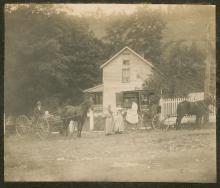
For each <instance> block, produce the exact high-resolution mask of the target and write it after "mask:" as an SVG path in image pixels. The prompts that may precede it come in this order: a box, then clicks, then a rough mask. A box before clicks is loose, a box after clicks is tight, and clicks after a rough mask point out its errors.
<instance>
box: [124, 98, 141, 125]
mask: <svg viewBox="0 0 220 188" xmlns="http://www.w3.org/2000/svg"><path fill="white" fill-rule="evenodd" d="M137 111H138V106H137V103H135V102H132V105H131V109H129V110H128V111H127V115H126V120H127V121H128V122H129V123H131V124H137V123H138V112H137Z"/></svg>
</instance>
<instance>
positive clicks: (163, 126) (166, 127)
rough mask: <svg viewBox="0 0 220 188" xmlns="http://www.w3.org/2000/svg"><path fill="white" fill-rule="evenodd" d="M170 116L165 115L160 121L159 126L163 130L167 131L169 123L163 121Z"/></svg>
mask: <svg viewBox="0 0 220 188" xmlns="http://www.w3.org/2000/svg"><path fill="white" fill-rule="evenodd" d="M170 117H171V116H166V117H165V118H164V119H163V120H162V121H161V128H162V129H163V130H164V131H167V130H168V129H169V128H170V125H169V124H165V121H166V120H167V119H169V118H170Z"/></svg>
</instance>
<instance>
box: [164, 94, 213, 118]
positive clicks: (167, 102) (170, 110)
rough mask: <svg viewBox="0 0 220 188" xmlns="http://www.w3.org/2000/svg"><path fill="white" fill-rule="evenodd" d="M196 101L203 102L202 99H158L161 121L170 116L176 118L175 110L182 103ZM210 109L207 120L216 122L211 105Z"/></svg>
mask: <svg viewBox="0 0 220 188" xmlns="http://www.w3.org/2000/svg"><path fill="white" fill-rule="evenodd" d="M184 100H187V101H191V102H193V101H198V100H203V98H202V97H200V98H198V97H197V98H167V99H163V98H161V99H160V106H161V119H163V118H165V117H167V116H168V115H171V116H176V109H177V105H178V104H179V103H180V102H182V101H184ZM209 109H210V111H211V112H210V114H209V120H210V121H216V108H215V106H213V105H210V106H209ZM188 117H192V116H188Z"/></svg>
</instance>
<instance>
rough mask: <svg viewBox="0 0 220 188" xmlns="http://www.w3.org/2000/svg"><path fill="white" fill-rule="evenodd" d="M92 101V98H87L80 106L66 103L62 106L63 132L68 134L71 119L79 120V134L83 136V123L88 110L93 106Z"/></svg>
mask: <svg viewBox="0 0 220 188" xmlns="http://www.w3.org/2000/svg"><path fill="white" fill-rule="evenodd" d="M91 105H92V103H91V101H90V100H85V101H84V102H83V103H82V104H80V105H78V106H71V105H66V106H64V107H63V108H62V111H61V118H62V120H63V133H64V134H65V135H66V136H67V135H68V127H69V123H70V121H71V120H72V121H75V122H77V136H78V137H81V131H82V128H83V124H84V122H85V120H86V117H87V112H88V110H89V108H90V107H91Z"/></svg>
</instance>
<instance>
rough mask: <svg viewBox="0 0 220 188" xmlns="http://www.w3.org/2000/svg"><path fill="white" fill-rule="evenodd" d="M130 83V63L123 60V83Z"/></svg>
mask: <svg viewBox="0 0 220 188" xmlns="http://www.w3.org/2000/svg"><path fill="white" fill-rule="evenodd" d="M128 82H130V61H129V60H123V64H122V83H128Z"/></svg>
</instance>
